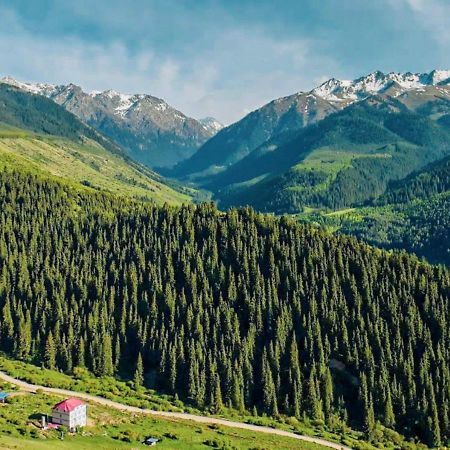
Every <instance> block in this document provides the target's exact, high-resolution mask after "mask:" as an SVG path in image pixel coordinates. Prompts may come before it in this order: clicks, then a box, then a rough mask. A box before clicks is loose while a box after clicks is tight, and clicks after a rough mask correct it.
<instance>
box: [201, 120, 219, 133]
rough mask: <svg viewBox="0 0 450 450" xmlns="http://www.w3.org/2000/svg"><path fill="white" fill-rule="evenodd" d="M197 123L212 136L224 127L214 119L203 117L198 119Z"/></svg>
mask: <svg viewBox="0 0 450 450" xmlns="http://www.w3.org/2000/svg"><path fill="white" fill-rule="evenodd" d="M199 122H200V123H201V124H202V125H203V128H204V129H205V130H206V131H208V132H211V133H213V134H216V133H218V132H219V131H220V130H221V129H222V128H223V127H224V126H223V124H221V123H220V122H219V121H218V120H217V119H215V118H214V117H204V118H203V119H199Z"/></svg>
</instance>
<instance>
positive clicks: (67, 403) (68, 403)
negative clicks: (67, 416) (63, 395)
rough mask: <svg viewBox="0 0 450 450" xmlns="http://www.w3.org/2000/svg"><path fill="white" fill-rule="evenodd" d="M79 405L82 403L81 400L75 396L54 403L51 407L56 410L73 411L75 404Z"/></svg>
mask: <svg viewBox="0 0 450 450" xmlns="http://www.w3.org/2000/svg"><path fill="white" fill-rule="evenodd" d="M80 405H84V403H83V402H82V401H81V400H78V399H77V398H68V399H67V400H64V401H62V402H61V403H58V404H57V405H55V407H54V408H53V409H57V410H58V411H62V412H66V413H67V412H71V411H73V410H74V409H75V408H76V407H77V406H80Z"/></svg>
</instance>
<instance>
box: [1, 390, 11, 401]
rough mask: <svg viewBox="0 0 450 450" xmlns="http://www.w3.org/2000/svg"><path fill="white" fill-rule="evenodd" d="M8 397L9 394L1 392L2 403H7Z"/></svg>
mask: <svg viewBox="0 0 450 450" xmlns="http://www.w3.org/2000/svg"><path fill="white" fill-rule="evenodd" d="M7 397H9V392H0V403H5V400H6V398H7Z"/></svg>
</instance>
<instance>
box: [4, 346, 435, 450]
mask: <svg viewBox="0 0 450 450" xmlns="http://www.w3.org/2000/svg"><path fill="white" fill-rule="evenodd" d="M0 370H2V371H3V372H6V373H8V374H9V375H11V376H13V377H15V378H17V379H21V380H24V381H27V382H29V383H32V384H38V385H42V386H49V387H60V388H64V389H69V390H73V391H80V392H86V393H91V394H94V395H97V396H101V397H104V398H107V399H110V400H113V401H116V402H120V403H125V404H127V405H132V406H138V407H142V408H152V409H156V410H164V411H177V412H187V413H191V414H197V415H202V414H203V415H205V412H203V413H202V412H201V411H198V410H196V409H194V408H191V407H189V406H187V405H185V404H183V403H182V402H181V401H180V400H178V399H174V398H173V397H172V396H169V395H161V394H158V393H157V392H155V391H153V390H150V389H145V388H141V389H140V390H139V391H136V390H134V389H133V384H132V383H130V382H125V381H120V380H117V379H114V378H113V377H107V378H99V377H95V376H94V375H92V374H90V373H89V372H88V371H86V370H85V369H82V370H80V369H79V368H77V369H74V372H75V374H76V375H75V376H74V375H71V374H63V373H60V372H55V371H52V370H48V369H43V368H40V367H37V366H34V365H32V364H28V363H24V362H20V361H15V360H11V359H9V358H7V357H5V356H3V355H1V354H0ZM1 383H2V382H1V381H0V390H1ZM8 389H9V386H8ZM50 403H51V402H50ZM53 403H54V402H53ZM98 409H105V408H103V407H102V408H100V407H98ZM110 411H111V413H112V412H114V414H116V415H120V414H119V413H118V412H117V411H114V410H110ZM206 414H208V413H207V412H206ZM3 417H4V416H3ZM220 417H223V418H226V419H230V420H234V421H238V422H246V423H251V424H255V425H262V426H270V427H274V428H280V429H285V430H287V431H291V432H296V433H299V434H304V435H310V436H316V437H320V438H323V439H326V440H329V441H334V442H342V443H343V444H344V445H347V446H349V447H351V448H355V449H361V450H374V448H373V447H372V446H370V445H369V444H367V443H365V442H363V441H361V439H362V434H361V433H360V432H356V431H354V430H351V429H350V428H345V429H340V430H335V431H334V432H333V431H331V430H330V429H329V428H328V427H327V426H326V425H324V424H323V423H322V422H321V423H313V422H311V421H309V420H308V419H307V418H305V419H304V420H303V421H298V420H297V419H295V418H292V417H291V418H289V417H279V418H278V420H276V419H272V418H268V417H255V416H249V415H245V414H240V413H238V412H237V411H235V410H232V409H224V411H223V413H222V414H221V416H220ZM144 419H145V420H144ZM142 421H143V423H145V424H147V423H150V424H152V423H154V422H157V423H158V424H159V425H158V427H157V428H143V429H142V430H143V431H142V432H141V434H140V436H141V435H142V433H144V431H145V430H147V431H146V434H145V433H144V435H148V434H152V433H151V432H150V431H152V432H153V434H155V435H156V437H159V436H162V435H163V434H164V433H166V432H170V433H175V434H180V436H181V435H182V434H181V433H182V431H181V430H183V427H185V428H186V431H185V432H184V437H183V440H182V439H181V438H180V442H181V443H182V442H185V443H186V442H197V441H196V438H197V436H195V434H197V433H199V431H198V428H201V429H203V430H204V432H205V431H207V430H216V427H215V426H213V425H210V426H203V425H198V424H195V425H189V424H188V423H187V422H184V421H177V420H175V419H166V418H164V419H153V418H142ZM7 422H11V418H9V419H8V420H7ZM4 424H5V421H2V410H1V409H0V435H1V434H2V433H1V432H2V426H3V425H4ZM169 424H176V427H175V428H174V429H172V428H170V429H168V431H164V430H166V429H167V427H168V426H169ZM146 427H147V425H146ZM177 427H181V429H180V432H178V431H177ZM4 429H8V428H4ZM127 429H128V430H130V432H136V429H135V427H128V428H126V427H125V426H124V427H122V431H123V430H127ZM193 430H194V431H193ZM204 432H203V433H204ZM217 434H219V435H222V436H232V435H234V436H236V437H239V439H237V440H236V441H235V442H233V445H234V446H235V447H234V448H236V449H255V450H256V449H259V450H263V449H272V448H273V449H275V448H278V449H280V448H281V449H286V450H287V449H291V448H292V449H311V450H313V449H319V448H322V447H321V446H318V445H313V444H309V443H302V442H292V439H288V438H281V439H279V437H276V436H266V435H262V436H259V435H258V436H257V437H255V436H254V433H253V434H252V433H249V432H246V431H245V430H238V429H236V430H235V429H225V428H220V430H219V431H218V433H217ZM379 434H380V437H379V441H380V442H384V448H386V449H394V448H396V446H398V445H401V446H402V447H401V448H403V449H405V450H416V449H421V448H426V447H425V446H423V445H420V446H419V445H415V444H410V443H407V442H405V441H404V440H403V438H402V437H401V436H400V435H399V434H398V433H396V432H394V431H391V430H387V429H385V428H383V427H380V428H379ZM190 435H194V437H192V436H190ZM383 435H384V438H383V437H382V436H383ZM26 436H28V434H25V435H24V436H21V438H23V437H26ZM202 436H203V437H202V440H201V442H203V441H205V439H210V438H209V437H206V435H203V434H202ZM16 437H17V436H16ZM240 439H241V440H242V442H239V440H240ZM226 440H227V439H225V441H226ZM219 441H221V442H223V441H224V438H222V439H219ZM250 443H252V445H250ZM1 444H2V439H1V438H0V450H1V449H2V447H1ZM170 444H171V445H172V446H171V445H169V446H168V447H161V448H180V449H181V448H183V449H184V448H188V449H189V448H193V449H194V448H203V449H206V448H207V447H206V446H203V447H201V446H198V447H197V446H196V445H193V444H192V445H193V446H191V447H188V446H186V444H185V445H184V446H183V445H181V446H175V445H174V442H172V441H171V442H170ZM99 445H100V444H99ZM280 445H281V447H280ZM7 448H9V447H7ZM18 448H28V447H18ZM29 448H35V447H29ZM36 448H39V447H36ZM52 448H53V447H52ZM55 448H59V447H55ZM61 448H66V447H61ZM67 448H69V447H67ZM72 448H77V447H72ZM80 448H86V447H80ZM96 448H103V447H96ZM104 448H108V449H109V448H113V447H104ZM114 448H116V447H114ZM117 448H120V447H117ZM218 448H227V449H230V450H231V449H232V448H233V447H221V446H219V447H218Z"/></svg>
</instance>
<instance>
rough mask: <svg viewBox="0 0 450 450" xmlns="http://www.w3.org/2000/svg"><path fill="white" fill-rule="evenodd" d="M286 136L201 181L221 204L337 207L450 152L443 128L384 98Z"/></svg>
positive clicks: (274, 208) (374, 193) (449, 136)
mask: <svg viewBox="0 0 450 450" xmlns="http://www.w3.org/2000/svg"><path fill="white" fill-rule="evenodd" d="M294 136H295V137H293V136H286V135H280V136H278V137H276V138H274V139H272V140H270V141H269V142H267V143H266V144H264V145H262V146H261V147H259V148H258V149H256V150H254V151H253V152H251V153H250V154H249V155H248V156H247V157H245V158H243V159H242V160H240V161H239V162H237V163H236V164H234V165H232V166H230V167H229V168H228V169H227V170H226V171H224V172H222V173H220V174H217V175H216V176H215V177H211V178H210V180H209V183H208V184H206V185H205V186H206V187H207V188H209V189H211V190H212V191H213V192H214V193H215V198H216V199H217V200H218V201H219V204H220V205H221V206H222V207H228V206H231V205H247V204H249V205H251V206H254V207H255V208H257V209H259V210H261V211H270V212H275V213H286V212H288V213H294V212H298V211H302V210H303V209H304V208H306V207H314V208H318V207H319V208H320V207H326V208H331V209H337V208H344V207H348V206H354V205H358V204H362V203H364V202H367V201H369V200H372V199H374V198H376V197H378V196H380V195H381V194H383V193H384V191H385V189H386V187H387V186H388V183H389V182H390V181H392V180H397V179H401V178H404V177H406V176H407V175H409V174H410V173H411V172H413V171H415V170H418V169H420V168H421V167H423V166H424V165H426V164H428V163H430V162H432V161H435V160H437V159H440V158H442V157H444V156H446V155H449V154H450V130H449V129H448V128H445V127H442V126H441V125H439V124H438V123H437V122H436V121H434V120H432V119H430V118H428V117H423V116H422V115H419V114H417V113H413V112H410V111H408V110H407V109H406V107H404V106H403V105H402V104H401V103H400V102H399V101H398V100H396V99H391V98H387V97H384V96H377V97H371V98H370V99H368V100H366V101H364V102H359V103H356V104H354V105H351V106H349V107H348V108H346V109H344V110H343V111H341V112H339V113H336V114H334V115H331V116H329V117H327V118H325V119H324V120H322V121H320V122H318V123H317V124H313V125H310V126H309V127H306V128H304V129H303V130H300V131H299V132H297V133H296V134H295V135H294Z"/></svg>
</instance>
